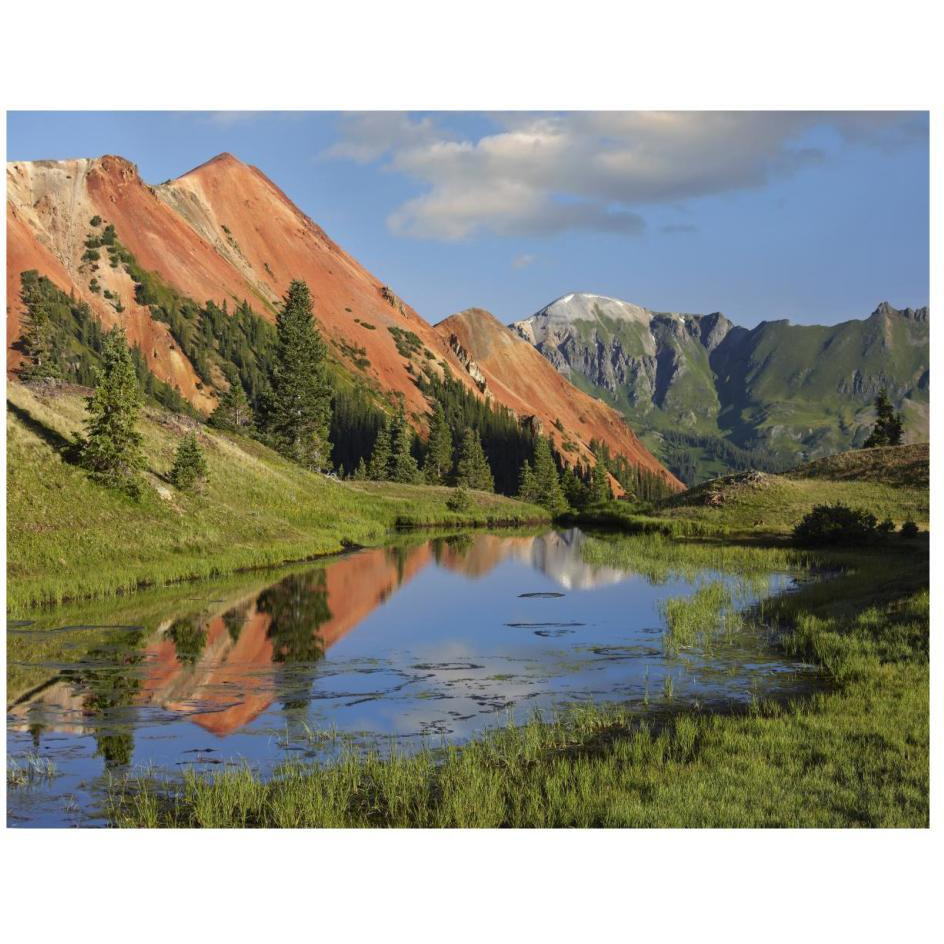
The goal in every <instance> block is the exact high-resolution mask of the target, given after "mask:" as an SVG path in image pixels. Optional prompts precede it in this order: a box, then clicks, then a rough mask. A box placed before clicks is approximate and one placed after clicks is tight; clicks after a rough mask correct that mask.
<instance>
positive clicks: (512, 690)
mask: <svg viewBox="0 0 944 944" xmlns="http://www.w3.org/2000/svg"><path fill="white" fill-rule="evenodd" d="M585 540H586V538H585V537H584V535H583V534H582V533H581V532H580V531H579V530H577V529H573V530H569V531H560V532H558V531H552V532H547V533H544V534H540V535H533V534H527V533H518V532H506V533H504V534H488V533H481V532H479V533H464V534H459V535H455V536H450V537H444V538H435V539H431V540H430V539H426V538H421V537H412V538H410V537H407V538H405V539H403V540H401V541H400V542H398V543H396V544H393V545H391V546H388V547H383V548H373V549H367V550H361V551H356V552H353V553H350V554H347V555H344V556H342V557H338V558H335V559H332V560H328V561H325V562H324V563H323V564H320V565H317V566H304V567H301V566H300V567H298V568H295V569H292V570H290V571H283V575H282V577H281V579H278V580H275V581H273V578H272V576H271V574H270V575H268V576H267V575H266V574H265V573H257V574H250V575H244V576H243V577H233V578H229V579H228V580H220V581H210V582H205V583H200V584H193V585H190V586H188V587H177V588H168V589H165V590H162V591H157V590H155V591H148V592H144V593H141V594H138V595H135V596H132V597H127V598H116V599H115V600H112V601H104V602H100V603H97V604H93V603H89V604H85V605H84V606H81V605H78V604H77V605H76V606H74V607H63V608H60V609H57V610H51V611H45V612H43V613H41V614H40V615H38V616H35V617H34V619H33V621H32V622H31V623H28V624H25V625H21V624H16V623H11V625H10V628H9V629H8V698H9V702H8V706H9V707H8V744H9V745H10V746H9V748H8V750H9V753H10V754H11V756H15V755H17V754H23V753H27V752H31V751H38V752H39V753H40V754H41V755H42V756H44V757H45V756H48V757H49V758H50V759H51V760H52V761H53V762H54V763H55V764H56V767H57V770H58V771H59V772H60V773H59V774H58V776H57V778H56V779H55V780H54V781H53V782H52V784H51V785H47V786H44V787H42V788H41V789H35V790H31V791H14V792H13V793H11V794H10V796H11V800H10V802H9V804H8V816H9V817H10V818H11V822H14V821H15V822H28V823H30V824H34V823H40V822H43V823H50V824H51V823H56V824H62V823H63V821H64V820H63V813H62V808H61V804H60V805H57V802H54V799H53V794H54V793H56V792H58V796H59V798H60V800H61V797H62V796H64V795H68V796H69V797H80V798H81V797H83V796H86V795H87V794H91V793H94V791H95V788H94V784H95V783H96V779H95V778H99V777H101V774H102V772H103V771H104V770H121V769H127V768H128V767H129V766H131V767H137V766H141V765H153V766H155V767H156V768H159V769H165V770H175V769H179V767H180V765H181V764H191V763H201V764H206V763H211V764H212V763H221V762H224V761H227V760H229V759H231V758H241V759H243V760H244V761H247V762H249V763H251V764H253V765H254V766H256V767H257V768H258V769H260V770H262V771H270V770H272V769H273V768H274V767H275V766H277V764H278V763H281V762H283V761H285V760H286V759H287V758H288V757H291V756H312V757H315V756H320V752H321V751H323V750H325V748H324V746H323V743H322V742H323V737H322V735H323V733H324V732H329V731H331V730H332V729H336V730H337V731H339V732H342V733H344V734H345V736H346V737H354V738H356V739H358V740H360V739H363V741H364V742H366V743H370V742H371V741H373V743H377V738H380V739H381V742H382V741H383V739H384V738H387V737H396V738H413V739H416V738H420V739H421V738H425V737H433V738H437V739H439V738H448V739H450V740H461V739H464V738H467V737H470V736H472V735H474V734H475V733H476V732H478V731H480V730H482V729H483V728H484V727H487V726H489V725H495V724H500V723H503V722H504V721H505V720H507V719H508V718H516V719H519V720H520V719H522V718H524V717H526V716H527V715H528V714H530V712H531V711H532V710H534V709H547V708H551V707H554V706H556V705H559V704H561V703H565V702H575V701H587V700H593V701H607V700H619V701H630V702H636V703H639V704H640V705H641V706H642V705H643V704H646V703H648V701H649V698H650V695H652V696H653V697H655V696H656V694H657V693H658V692H660V691H662V688H663V682H665V680H666V679H667V678H668V677H671V685H669V686H668V687H669V688H670V689H671V690H672V691H674V693H675V695H674V697H675V700H676V702H679V701H680V700H682V699H689V700H694V701H697V702H699V703H705V704H707V703H708V702H715V701H716V702H731V701H738V702H742V703H743V702H744V701H746V700H749V699H750V698H751V697H753V695H754V694H755V693H756V692H757V691H762V692H763V693H765V694H778V693H783V692H789V691H792V690H794V688H795V687H796V686H798V685H806V684H808V681H809V680H808V678H807V679H806V680H805V681H804V672H806V669H805V667H803V666H801V665H798V664H797V663H793V662H790V661H785V660H784V659H783V657H782V655H780V654H778V653H776V652H775V651H774V650H773V649H772V648H771V647H770V646H769V644H768V643H767V641H766V640H765V639H760V638H756V637H755V638H748V639H731V640H724V641H722V642H721V644H719V645H718V646H717V647H713V648H712V650H711V651H710V652H708V651H705V652H701V651H696V650H694V649H692V650H687V651H684V652H675V653H670V652H667V651H666V649H665V648H664V647H663V645H662V633H663V627H664V623H663V620H662V617H661V614H660V609H659V607H660V603H661V602H662V601H664V600H665V599H666V598H668V597H674V596H680V595H683V596H684V595H688V594H690V593H692V592H693V590H694V588H695V586H696V584H697V582H698V580H700V579H702V578H700V577H699V578H693V577H690V578H688V579H687V580H685V579H682V578H681V577H679V578H677V579H672V578H670V579H668V580H663V581H660V582H658V583H653V582H652V581H650V580H648V579H647V578H646V577H644V576H640V575H639V574H636V573H633V572H631V571H629V570H621V569H618V568H614V567H606V566H595V565H591V564H588V563H587V562H585V561H584V560H583V557H582V554H581V547H582V545H583V543H584V541H585ZM702 576H703V577H704V579H717V578H718V577H719V576H723V575H718V574H708V573H706V574H703V575H702ZM724 579H725V580H729V581H732V582H733V581H734V579H735V578H733V577H730V576H727V577H724ZM789 580H790V577H789V575H783V574H780V575H778V574H771V575H769V577H766V578H763V579H762V580H761V582H760V584H759V586H758V589H757V590H756V592H755V591H751V592H752V593H755V598H756V594H760V595H763V594H764V593H766V592H776V591H777V590H779V589H781V588H782V587H784V586H786V585H787V583H788V582H789ZM742 602H744V603H749V602H750V600H747V599H744V600H742ZM90 624H91V625H90ZM101 624H108V625H107V626H103V625H101ZM355 628H356V629H357V632H353V630H354V629H355ZM410 743H414V742H410ZM416 743H419V742H418V741H417V742H416ZM90 784H91V785H92V786H90ZM44 797H45V799H44ZM70 802H72V801H70ZM76 802H77V803H78V805H79V807H80V808H82V809H84V807H85V805H86V803H88V802H90V801H88V800H82V799H79V800H77V801H76ZM83 815H85V814H84V813H83ZM93 818H94V817H93Z"/></svg>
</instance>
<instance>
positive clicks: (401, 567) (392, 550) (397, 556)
mask: <svg viewBox="0 0 944 944" xmlns="http://www.w3.org/2000/svg"><path fill="white" fill-rule="evenodd" d="M386 554H387V560H388V561H390V562H391V563H392V564H393V565H394V566H395V567H396V568H397V586H398V587H399V586H400V585H401V584H402V583H403V575H404V573H406V562H407V557H408V556H409V552H408V551H407V549H406V548H405V547H403V546H402V545H400V544H398V545H396V546H395V547H388V548H387V551H386Z"/></svg>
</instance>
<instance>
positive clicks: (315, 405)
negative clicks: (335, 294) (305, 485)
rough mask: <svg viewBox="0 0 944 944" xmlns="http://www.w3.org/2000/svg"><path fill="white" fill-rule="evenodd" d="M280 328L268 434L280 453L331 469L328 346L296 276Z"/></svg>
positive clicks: (281, 314) (305, 288)
mask: <svg viewBox="0 0 944 944" xmlns="http://www.w3.org/2000/svg"><path fill="white" fill-rule="evenodd" d="M276 331H277V341H276V347H275V355H274V358H275V362H274V366H273V367H272V371H271V377H270V382H271V388H272V389H271V392H270V395H269V398H268V401H267V404H266V411H265V429H266V433H267V434H268V436H269V439H270V441H271V442H272V445H273V446H274V447H275V448H276V449H277V450H278V451H279V452H281V453H282V454H283V455H285V456H287V457H289V458H290V459H294V460H295V461H296V462H298V463H299V464H300V465H303V466H305V467H306V468H309V469H323V468H326V467H327V466H328V465H329V460H330V455H331V447H330V445H329V443H328V428H329V424H330V419H331V388H330V386H329V385H328V380H327V372H326V363H325V362H326V357H327V346H326V345H325V343H324V340H323V339H322V337H321V334H320V333H319V331H318V329H317V327H316V325H315V322H314V318H313V317H312V311H311V296H310V294H309V292H308V286H307V285H306V284H305V283H304V282H299V281H293V282H292V284H291V285H290V286H289V290H288V292H287V293H286V295H285V298H284V300H283V304H282V309H281V311H280V312H279V314H278V317H277V318H276Z"/></svg>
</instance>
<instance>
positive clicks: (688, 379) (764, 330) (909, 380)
mask: <svg viewBox="0 0 944 944" xmlns="http://www.w3.org/2000/svg"><path fill="white" fill-rule="evenodd" d="M510 327H511V329H512V330H513V331H515V332H516V333H517V334H518V335H519V336H520V337H521V338H522V339H524V340H526V341H528V342H529V343H530V344H532V345H533V346H534V347H535V348H536V350H537V351H538V352H539V353H541V354H542V355H543V356H544V357H545V358H546V359H547V360H548V361H549V362H550V363H551V364H553V365H554V366H555V367H556V368H557V369H558V370H559V371H560V372H561V373H563V374H564V375H565V376H566V377H567V378H568V379H569V380H571V382H573V383H574V384H575V385H576V386H578V387H580V388H581V389H582V390H585V391H586V392H590V393H592V394H595V395H597V396H601V397H602V398H603V399H605V400H606V402H608V403H610V405H612V406H614V407H615V408H617V409H619V410H620V412H622V413H623V415H624V416H625V417H626V419H627V421H628V422H629V423H630V425H631V426H632V427H633V428H634V429H635V430H636V431H637V433H638V434H639V435H640V437H641V438H642V439H643V441H644V442H645V443H646V444H647V445H648V446H649V448H650V449H651V450H653V451H654V452H655V453H656V454H657V455H658V456H659V457H660V458H661V459H662V461H663V462H665V463H666V464H668V465H669V467H670V468H672V469H673V471H675V472H676V474H680V473H682V475H681V477H682V478H685V479H687V480H689V481H692V480H693V478H698V477H702V476H704V475H709V476H710V475H711V474H719V473H722V472H724V471H732V470H733V469H736V468H740V467H743V465H744V464H750V462H751V461H754V462H758V463H759V462H764V461H766V462H768V463H769V464H770V465H771V467H774V466H777V465H780V466H784V465H786V464H789V463H791V462H797V461H803V460H807V459H814V458H818V457H819V456H822V455H826V454H829V453H830V452H838V451H841V450H842V449H847V448H850V447H852V446H855V445H861V443H862V442H864V440H865V438H866V437H867V435H868V429H869V426H870V424H871V422H872V418H873V414H872V400H873V399H874V397H875V394H876V393H877V392H878V391H879V389H881V388H882V387H885V388H887V389H888V390H889V392H890V395H891V397H892V399H893V401H894V402H895V404H896V406H898V407H899V408H900V409H902V410H903V411H904V412H905V417H906V430H907V431H908V436H909V438H910V439H911V440H915V439H921V438H926V437H927V431H928V400H929V396H928V384H929V379H928V362H929V359H928V338H927V331H928V308H927V307H926V306H925V307H922V308H917V309H913V308H905V309H900V310H899V309H896V308H894V307H893V306H892V305H890V304H889V303H888V302H887V301H883V302H881V303H880V304H879V305H878V306H876V308H875V310H874V311H873V312H872V314H870V315H869V316H868V317H867V318H865V319H849V320H847V321H844V322H840V323H839V324H836V325H831V326H824V325H795V324H792V323H791V322H789V321H788V320H786V319H782V320H777V321H764V322H760V323H759V324H758V325H756V326H755V327H753V328H745V327H743V326H740V325H736V324H734V323H733V322H731V321H730V319H728V318H727V317H726V316H724V315H723V314H721V313H720V312H713V313H710V314H706V315H698V314H683V313H678V312H656V311H653V310H651V309H647V308H643V307H642V306H638V305H633V304H632V303H630V302H624V301H622V300H620V299H611V298H609V297H608V296H598V295H591V294H588V293H583V294H581V293H570V294H568V295H563V296H561V297H560V298H559V299H556V300H555V301H553V302H551V303H550V304H549V305H546V306H544V307H543V308H541V309H539V310H538V311H537V312H536V313H535V314H534V315H532V316H530V317H529V318H526V319H523V320H521V321H518V322H514V323H513V324H512V325H511V326H510ZM686 437H687V438H688V442H686V441H685V440H686ZM695 440H701V442H700V443H696V442H695ZM710 440H716V441H717V442H716V444H715V445H712V443H711V442H710ZM692 450H696V451H697V450H701V452H700V453H699V454H698V455H697V456H696V457H695V460H697V461H695V460H693V459H692ZM706 450H707V452H706ZM712 450H713V452H714V453H718V454H720V453H724V452H727V453H729V454H730V455H731V456H733V459H732V460H730V461H734V462H735V463H736V464H734V465H725V462H724V461H720V460H717V457H715V459H714V460H713V459H712V456H711V455H709V454H708V453H711V452H712ZM747 453H753V454H755V455H754V458H753V460H752V459H750V457H748V456H746V455H742V454H747ZM686 456H687V457H688V458H686ZM716 460H717V461H716ZM693 461H694V467H693V465H692V462H693ZM683 466H684V468H683Z"/></svg>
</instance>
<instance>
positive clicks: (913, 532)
mask: <svg viewBox="0 0 944 944" xmlns="http://www.w3.org/2000/svg"><path fill="white" fill-rule="evenodd" d="M919 533H920V532H919V530H918V526H917V525H916V524H915V523H914V522H913V521H906V522H905V523H904V524H903V525H902V526H901V536H902V537H903V538H916V537H917V536H918V534H919Z"/></svg>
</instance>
